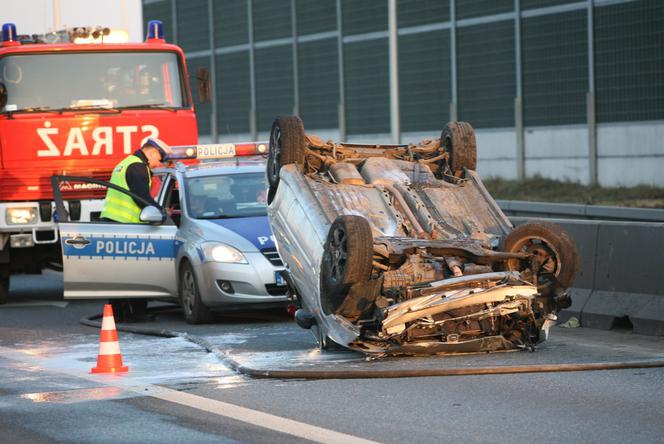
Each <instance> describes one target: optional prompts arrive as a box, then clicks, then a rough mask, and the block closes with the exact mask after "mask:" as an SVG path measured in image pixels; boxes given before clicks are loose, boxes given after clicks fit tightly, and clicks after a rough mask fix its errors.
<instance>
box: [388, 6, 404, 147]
mask: <svg viewBox="0 0 664 444" xmlns="http://www.w3.org/2000/svg"><path fill="white" fill-rule="evenodd" d="M387 25H388V26H387V28H388V33H389V51H390V53H389V63H390V130H391V133H392V142H393V143H401V115H400V114H399V112H400V111H399V41H398V38H399V36H398V34H397V0H387Z"/></svg>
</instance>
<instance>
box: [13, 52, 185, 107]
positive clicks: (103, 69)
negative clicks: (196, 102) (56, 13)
mask: <svg viewBox="0 0 664 444" xmlns="http://www.w3.org/2000/svg"><path fill="white" fill-rule="evenodd" d="M181 74H182V73H181V72H180V66H179V63H178V60H177V55H176V54H175V53H172V52H99V53H97V52H94V53H93V52H68V53H67V52H62V53H57V54H22V55H11V56H6V57H2V58H0V82H2V83H3V84H4V85H5V88H6V90H7V102H6V104H5V106H4V108H3V109H2V110H0V111H1V112H28V113H29V112H42V111H44V110H50V111H69V110H78V109H82V110H86V111H93V110H95V109H96V110H99V111H100V112H103V110H109V109H115V108H120V109H121V108H139V107H141V106H147V107H150V106H152V105H155V104H157V105H159V106H160V107H174V108H181V107H183V106H185V105H186V100H185V98H184V97H185V95H184V82H183V80H182V79H183V76H182V75H181Z"/></svg>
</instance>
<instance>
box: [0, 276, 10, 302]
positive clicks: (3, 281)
mask: <svg viewBox="0 0 664 444" xmlns="http://www.w3.org/2000/svg"><path fill="white" fill-rule="evenodd" d="M8 299H9V276H7V277H4V276H0V305H2V304H6V303H7V300H8Z"/></svg>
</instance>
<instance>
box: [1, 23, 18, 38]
mask: <svg viewBox="0 0 664 444" xmlns="http://www.w3.org/2000/svg"><path fill="white" fill-rule="evenodd" d="M15 40H16V25H15V24H13V23H5V24H4V25H2V41H3V42H13V41H15Z"/></svg>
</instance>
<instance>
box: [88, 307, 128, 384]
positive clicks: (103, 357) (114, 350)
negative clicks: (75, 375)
mask: <svg viewBox="0 0 664 444" xmlns="http://www.w3.org/2000/svg"><path fill="white" fill-rule="evenodd" d="M128 370H129V367H127V366H123V365H122V354H121V353H120V343H119V342H118V332H117V330H116V329H115V319H114V318H113V307H112V306H111V304H106V305H104V318H103V319H102V321H101V334H100V335H99V355H97V366H96V367H93V368H92V370H90V372H91V373H122V372H126V371H128Z"/></svg>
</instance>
